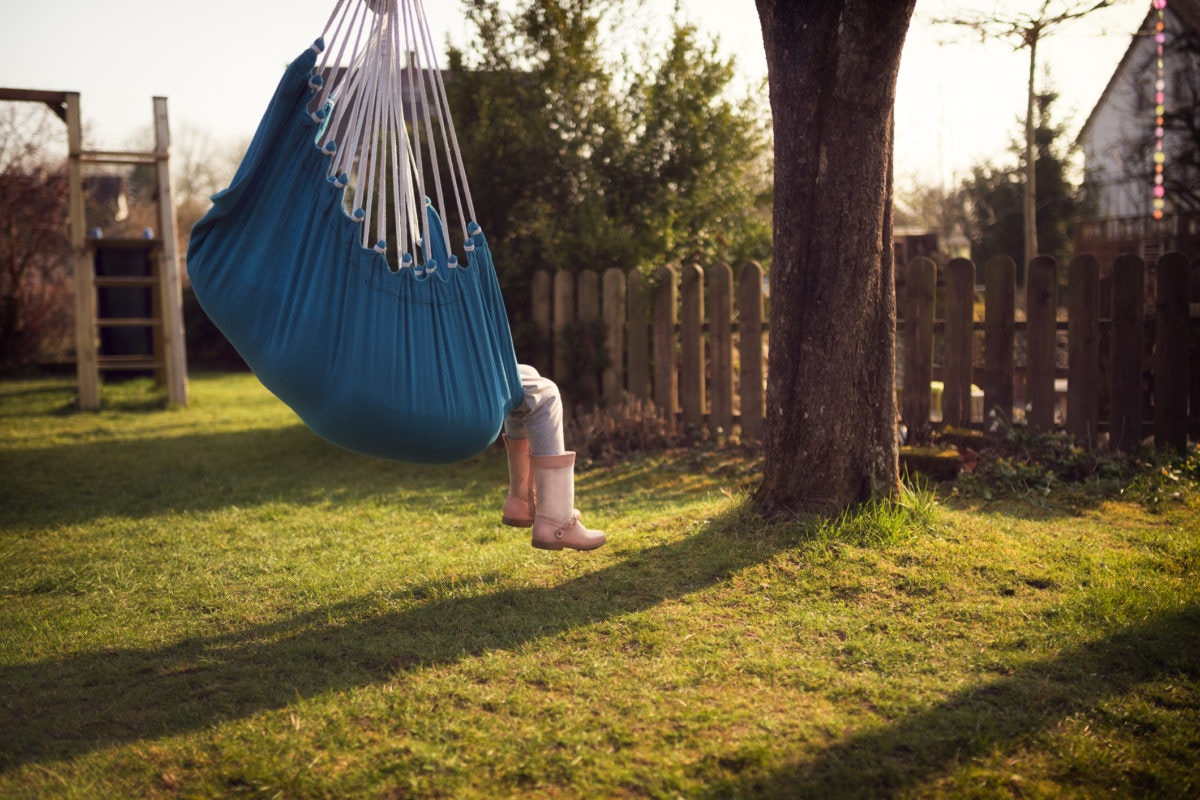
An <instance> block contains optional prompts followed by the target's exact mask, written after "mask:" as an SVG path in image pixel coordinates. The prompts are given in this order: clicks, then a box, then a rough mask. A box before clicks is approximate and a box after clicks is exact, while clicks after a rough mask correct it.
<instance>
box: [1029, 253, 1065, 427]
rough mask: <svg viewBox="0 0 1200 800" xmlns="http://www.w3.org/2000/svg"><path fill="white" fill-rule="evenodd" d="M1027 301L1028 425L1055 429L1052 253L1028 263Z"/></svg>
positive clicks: (1055, 271)
mask: <svg viewBox="0 0 1200 800" xmlns="http://www.w3.org/2000/svg"><path fill="white" fill-rule="evenodd" d="M1026 289H1027V292H1028V293H1027V295H1026V301H1025V312H1026V318H1027V322H1026V327H1025V352H1026V359H1027V361H1026V370H1025V403H1026V407H1027V408H1028V411H1027V415H1028V416H1027V421H1028V424H1029V427H1030V428H1032V429H1033V430H1036V431H1051V430H1053V429H1054V378H1055V371H1056V370H1055V354H1056V350H1057V345H1058V343H1057V336H1056V330H1057V326H1056V325H1055V323H1056V321H1057V318H1058V266H1057V265H1056V264H1055V262H1054V259H1053V258H1050V257H1049V256H1038V257H1037V258H1035V259H1033V261H1031V262H1030V264H1029V274H1028V281H1027V284H1026Z"/></svg>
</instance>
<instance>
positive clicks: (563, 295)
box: [551, 269, 575, 381]
mask: <svg viewBox="0 0 1200 800" xmlns="http://www.w3.org/2000/svg"><path fill="white" fill-rule="evenodd" d="M553 294H554V300H553V305H554V311H553V312H552V315H551V319H552V320H553V322H552V330H553V333H554V335H553V341H554V353H553V361H554V374H553V375H552V376H551V379H552V380H558V381H561V380H563V379H564V378H565V377H566V376H567V374H568V373H569V371H570V365H569V363H568V361H569V359H570V357H571V356H570V353H569V352H568V348H567V337H566V327H567V323H568V322H569V321H571V320H574V319H575V276H574V275H572V274H571V273H569V272H567V271H566V270H565V269H558V270H555V272H554V290H553Z"/></svg>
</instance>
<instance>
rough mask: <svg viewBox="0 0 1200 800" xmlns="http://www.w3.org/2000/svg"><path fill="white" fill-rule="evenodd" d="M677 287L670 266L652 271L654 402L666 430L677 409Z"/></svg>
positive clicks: (673, 424)
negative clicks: (660, 413)
mask: <svg viewBox="0 0 1200 800" xmlns="http://www.w3.org/2000/svg"><path fill="white" fill-rule="evenodd" d="M677 287H678V284H677V283H676V272H675V270H674V269H673V268H672V267H669V266H662V267H659V268H658V270H657V271H656V272H655V287H654V299H653V308H654V316H653V320H654V322H653V324H654V334H653V338H654V403H655V405H657V406H658V408H659V410H660V411H661V412H662V415H663V421H664V422H665V423H666V427H667V431H668V432H672V433H673V432H674V431H675V412H676V409H677V408H678V407H679V382H678V367H677V361H676V359H677V356H676V350H675V325H676V322H677V320H678V314H679V312H678V310H677V309H678V296H679V290H678V288H677Z"/></svg>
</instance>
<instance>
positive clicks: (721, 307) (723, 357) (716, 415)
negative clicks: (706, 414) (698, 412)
mask: <svg viewBox="0 0 1200 800" xmlns="http://www.w3.org/2000/svg"><path fill="white" fill-rule="evenodd" d="M708 276H709V282H708V283H709V285H708V307H709V317H708V346H709V369H710V370H711V375H710V377H709V381H710V383H711V386H710V390H709V396H710V400H709V402H710V403H711V405H712V417H711V420H710V424H711V427H712V429H713V431H714V432H718V431H719V432H724V433H729V431H730V430H731V429H732V428H733V267H731V266H729V265H728V264H725V263H723V262H722V263H718V264H714V265H713V266H712V267H710V268H709V270H708Z"/></svg>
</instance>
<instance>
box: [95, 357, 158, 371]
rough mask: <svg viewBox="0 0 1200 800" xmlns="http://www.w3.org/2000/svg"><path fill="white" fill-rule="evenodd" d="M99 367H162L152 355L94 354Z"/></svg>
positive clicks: (114, 368) (113, 368)
mask: <svg viewBox="0 0 1200 800" xmlns="http://www.w3.org/2000/svg"><path fill="white" fill-rule="evenodd" d="M96 366H97V367H99V368H100V369H110V370H120V369H162V368H163V362H162V361H160V360H158V359H156V358H155V357H154V356H96Z"/></svg>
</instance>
